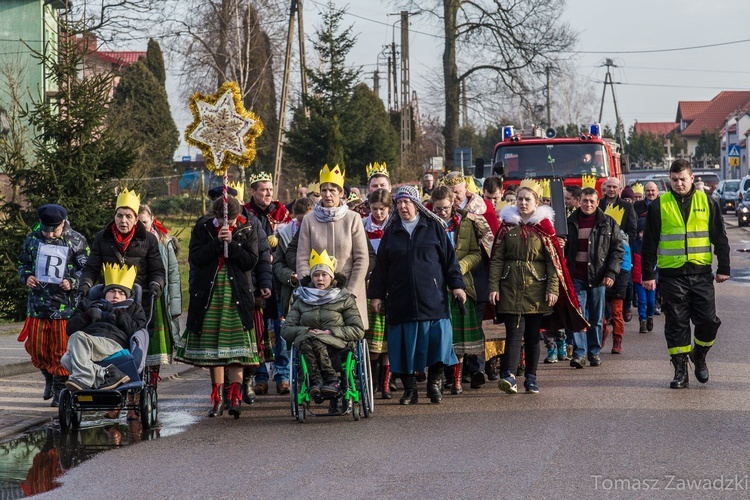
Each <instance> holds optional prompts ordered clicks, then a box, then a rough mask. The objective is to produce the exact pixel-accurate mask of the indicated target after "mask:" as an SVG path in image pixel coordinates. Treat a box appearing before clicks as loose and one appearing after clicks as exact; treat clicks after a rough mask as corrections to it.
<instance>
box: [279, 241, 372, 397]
mask: <svg viewBox="0 0 750 500" xmlns="http://www.w3.org/2000/svg"><path fill="white" fill-rule="evenodd" d="M335 268H336V263H335V260H334V259H333V258H331V257H329V255H328V252H327V251H326V250H323V251H322V252H321V253H320V254H318V253H317V252H316V251H315V250H314V249H313V251H312V252H311V254H310V276H307V277H305V278H304V279H303V280H302V281H301V283H300V286H299V287H298V288H297V289H295V290H294V298H295V301H294V304H293V305H292V308H291V310H290V311H289V314H287V316H286V321H285V322H284V325H283V326H282V328H281V335H282V337H284V340H286V341H287V342H289V343H293V344H294V346H295V348H296V349H298V350H299V352H300V353H301V354H302V356H304V359H305V363H306V365H307V370H308V373H309V374H310V388H309V390H308V393H309V395H310V398H311V399H313V400H314V401H315V402H316V403H321V402H322V401H323V399H324V398H331V397H335V396H337V395H338V394H339V391H340V385H339V378H338V374H337V372H336V370H335V368H334V367H333V364H332V362H331V353H335V352H336V351H340V350H342V349H344V348H345V347H347V345H349V344H350V343H351V342H356V341H358V340H361V339H363V338H364V336H365V329H364V325H363V324H362V318H361V317H360V315H359V310H358V309H357V304H356V302H355V300H354V296H352V294H351V293H349V291H348V290H347V289H346V288H344V286H345V285H346V279H345V278H344V277H343V276H341V275H340V274H335V273H334V270H335Z"/></svg>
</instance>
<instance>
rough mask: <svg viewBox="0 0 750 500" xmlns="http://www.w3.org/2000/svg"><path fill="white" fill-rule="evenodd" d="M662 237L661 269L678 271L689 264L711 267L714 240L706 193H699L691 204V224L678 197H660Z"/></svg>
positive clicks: (659, 248)
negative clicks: (686, 218) (711, 238)
mask: <svg viewBox="0 0 750 500" xmlns="http://www.w3.org/2000/svg"><path fill="white" fill-rule="evenodd" d="M659 206H660V210H661V235H660V236H659V247H658V249H657V258H656V266H657V267H658V268H659V269H678V268H680V267H682V266H684V265H685V264H686V263H688V262H690V263H691V264H697V265H702V266H710V265H711V262H712V257H711V240H710V238H709V237H708V228H709V218H710V204H709V202H708V196H707V195H706V193H705V192H703V191H695V193H694V194H693V199H692V202H691V204H690V215H689V216H688V220H687V224H685V219H683V217H682V213H681V212H680V207H679V206H678V204H677V200H676V199H675V197H674V195H673V194H672V193H671V192H670V193H665V194H663V195H662V196H661V197H659Z"/></svg>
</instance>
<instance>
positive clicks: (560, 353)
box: [557, 339, 570, 361]
mask: <svg viewBox="0 0 750 500" xmlns="http://www.w3.org/2000/svg"><path fill="white" fill-rule="evenodd" d="M557 359H558V360H560V361H567V360H569V359H570V358H569V357H568V342H567V341H566V340H565V339H562V340H558V341H557Z"/></svg>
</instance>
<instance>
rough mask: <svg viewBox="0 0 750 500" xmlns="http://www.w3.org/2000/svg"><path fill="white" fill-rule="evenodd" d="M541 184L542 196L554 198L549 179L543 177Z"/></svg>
mask: <svg viewBox="0 0 750 500" xmlns="http://www.w3.org/2000/svg"><path fill="white" fill-rule="evenodd" d="M539 184H541V185H542V198H552V194H551V192H550V188H549V179H542V180H541V181H539Z"/></svg>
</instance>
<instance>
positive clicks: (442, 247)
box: [367, 216, 466, 325]
mask: <svg viewBox="0 0 750 500" xmlns="http://www.w3.org/2000/svg"><path fill="white" fill-rule="evenodd" d="M457 288H466V285H465V284H464V279H463V277H462V276H461V268H460V267H459V265H458V259H456V251H455V249H454V248H453V245H452V244H451V242H450V240H448V235H447V234H446V232H445V228H443V227H442V226H440V225H439V224H438V223H437V222H435V221H434V220H432V219H428V218H427V217H425V216H421V217H420V220H419V222H418V223H417V226H416V227H415V228H414V232H413V233H412V235H411V237H409V233H408V232H407V231H406V229H404V226H403V224H401V221H400V220H399V221H394V222H393V223H391V224H390V225H389V226H388V227H387V228H386V230H385V232H384V234H383V239H382V240H381V241H380V247H379V250H378V256H377V260H376V263H375V270H374V271H373V273H372V276H371V277H370V287H369V289H368V293H367V296H368V297H369V298H371V299H381V300H382V299H385V301H386V314H387V321H388V324H390V325H393V324H399V323H405V322H409V321H432V320H438V319H444V318H450V311H449V304H448V295H449V294H448V290H449V289H450V290H455V289H457Z"/></svg>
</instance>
